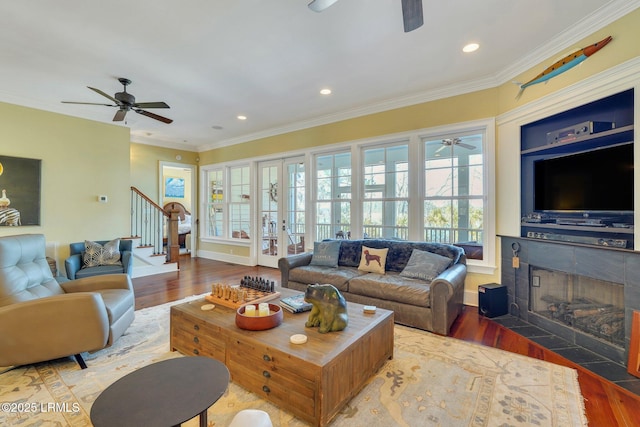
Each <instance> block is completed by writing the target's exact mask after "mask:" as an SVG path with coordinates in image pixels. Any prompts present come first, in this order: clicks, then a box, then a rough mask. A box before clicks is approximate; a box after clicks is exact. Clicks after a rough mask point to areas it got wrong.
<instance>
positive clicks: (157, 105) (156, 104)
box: [133, 102, 171, 108]
mask: <svg viewBox="0 0 640 427" xmlns="http://www.w3.org/2000/svg"><path fill="white" fill-rule="evenodd" d="M133 106H134V107H137V108H171V107H169V106H168V105H167V103H166V102H137V103H135V104H133Z"/></svg>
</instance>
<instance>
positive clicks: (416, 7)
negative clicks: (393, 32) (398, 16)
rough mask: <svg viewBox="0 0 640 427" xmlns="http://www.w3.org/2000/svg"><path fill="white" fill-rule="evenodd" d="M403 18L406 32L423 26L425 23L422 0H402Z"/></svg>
mask: <svg viewBox="0 0 640 427" xmlns="http://www.w3.org/2000/svg"><path fill="white" fill-rule="evenodd" d="M402 20H403V22H404V32H405V33H408V32H409V31H413V30H415V29H416V28H419V27H421V26H422V24H424V19H423V17H422V0H402Z"/></svg>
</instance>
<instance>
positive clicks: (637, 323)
mask: <svg viewBox="0 0 640 427" xmlns="http://www.w3.org/2000/svg"><path fill="white" fill-rule="evenodd" d="M627 371H628V372H629V373H630V374H631V375H634V376H636V377H640V311H634V312H633V317H632V318H631V343H630V344H629V364H628V365H627Z"/></svg>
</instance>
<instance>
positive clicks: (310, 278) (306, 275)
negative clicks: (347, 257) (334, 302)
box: [289, 265, 367, 292]
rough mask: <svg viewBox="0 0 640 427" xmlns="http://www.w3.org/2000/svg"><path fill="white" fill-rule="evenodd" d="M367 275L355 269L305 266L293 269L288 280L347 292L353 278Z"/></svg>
mask: <svg viewBox="0 0 640 427" xmlns="http://www.w3.org/2000/svg"><path fill="white" fill-rule="evenodd" d="M363 274H367V273H366V272H364V271H359V270H358V269H356V268H349V267H342V268H332V267H323V266H318V265H305V266H302V267H297V268H293V269H291V270H290V271H289V280H290V281H293V282H298V283H306V284H309V285H311V284H316V283H320V284H329V285H333V286H335V287H336V288H337V289H338V290H339V291H342V292H348V291H349V280H351V279H353V278H354V277H358V276H361V275H363Z"/></svg>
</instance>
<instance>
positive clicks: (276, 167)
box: [256, 157, 306, 267]
mask: <svg viewBox="0 0 640 427" xmlns="http://www.w3.org/2000/svg"><path fill="white" fill-rule="evenodd" d="M305 179H306V176H305V166H304V158H303V157H296V158H291V159H285V160H272V161H265V162H260V164H259V165H258V188H259V198H258V212H259V216H258V224H257V228H256V229H257V230H258V233H257V234H259V235H261V239H260V240H259V241H258V264H259V265H264V266H267V267H278V259H279V258H282V257H287V256H290V255H295V254H298V253H301V252H304V250H305V240H304V238H305V201H306V195H305Z"/></svg>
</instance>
